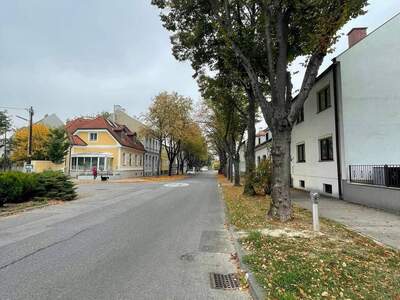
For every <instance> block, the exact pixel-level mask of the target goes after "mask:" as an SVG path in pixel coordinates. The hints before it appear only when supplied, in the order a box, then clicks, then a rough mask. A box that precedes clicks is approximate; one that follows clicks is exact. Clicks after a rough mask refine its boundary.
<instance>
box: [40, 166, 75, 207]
mask: <svg viewBox="0 0 400 300" xmlns="http://www.w3.org/2000/svg"><path fill="white" fill-rule="evenodd" d="M34 194H35V196H36V197H45V198H49V199H56V200H63V201H69V200H73V199H75V198H76V196H77V194H76V191H75V185H74V183H73V182H72V181H71V180H70V178H69V177H68V176H66V175H65V174H64V173H63V172H60V171H45V172H43V173H39V174H37V185H36V188H35V193H34Z"/></svg>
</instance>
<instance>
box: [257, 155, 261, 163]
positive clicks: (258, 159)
mask: <svg viewBox="0 0 400 300" xmlns="http://www.w3.org/2000/svg"><path fill="white" fill-rule="evenodd" d="M257 162H258V164H260V162H261V157H259V156H257Z"/></svg>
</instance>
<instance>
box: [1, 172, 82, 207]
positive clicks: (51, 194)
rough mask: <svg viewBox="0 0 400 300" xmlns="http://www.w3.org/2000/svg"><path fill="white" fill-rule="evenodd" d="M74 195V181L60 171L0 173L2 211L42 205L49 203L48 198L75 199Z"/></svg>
mask: <svg viewBox="0 0 400 300" xmlns="http://www.w3.org/2000/svg"><path fill="white" fill-rule="evenodd" d="M76 196H77V194H76V192H75V185H74V183H73V182H72V181H71V180H70V178H69V177H68V176H66V175H65V174H63V173H62V172H58V171H46V172H43V173H22V172H3V173H0V207H2V209H1V211H2V212H7V211H8V210H11V211H18V208H20V209H22V210H25V209H26V208H27V207H35V206H43V205H45V204H46V203H49V202H48V200H60V201H70V200H73V199H75V198H76ZM24 203H25V204H24ZM17 204H19V205H17Z"/></svg>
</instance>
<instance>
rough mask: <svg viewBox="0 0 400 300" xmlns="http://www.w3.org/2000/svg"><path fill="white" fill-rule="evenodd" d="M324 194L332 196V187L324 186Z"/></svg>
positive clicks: (329, 185)
mask: <svg viewBox="0 0 400 300" xmlns="http://www.w3.org/2000/svg"><path fill="white" fill-rule="evenodd" d="M324 192H325V193H327V194H332V185H331V184H324Z"/></svg>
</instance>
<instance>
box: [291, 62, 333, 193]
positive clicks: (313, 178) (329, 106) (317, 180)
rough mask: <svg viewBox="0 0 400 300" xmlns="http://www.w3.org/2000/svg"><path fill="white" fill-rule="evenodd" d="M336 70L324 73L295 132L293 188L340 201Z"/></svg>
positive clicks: (313, 89)
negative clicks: (314, 192) (336, 121)
mask: <svg viewBox="0 0 400 300" xmlns="http://www.w3.org/2000/svg"><path fill="white" fill-rule="evenodd" d="M333 77H334V76H333V68H332V67H330V68H328V69H327V70H326V71H325V72H324V73H322V74H321V75H320V76H319V77H318V79H317V81H316V83H315V84H314V86H313V88H312V89H311V91H310V94H309V96H308V98H307V100H306V102H305V103H304V106H303V110H302V111H301V112H300V114H299V116H298V118H297V124H296V125H295V126H294V127H293V130H292V141H291V162H292V163H291V175H292V185H293V187H295V188H298V189H305V190H317V191H319V192H320V193H324V194H328V195H332V196H334V197H339V182H338V168H337V153H336V151H335V149H336V131H335V108H336V103H335V101H334V99H335V97H334V87H335V85H334V81H333Z"/></svg>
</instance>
